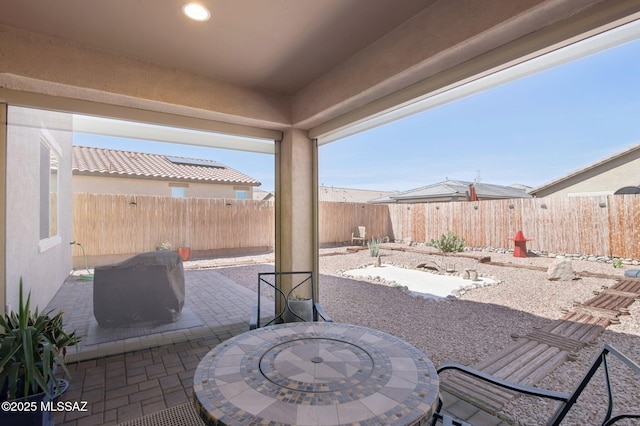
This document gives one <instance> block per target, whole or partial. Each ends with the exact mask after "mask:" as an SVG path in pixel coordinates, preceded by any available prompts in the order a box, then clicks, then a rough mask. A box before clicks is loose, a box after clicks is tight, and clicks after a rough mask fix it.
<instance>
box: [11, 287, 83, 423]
mask: <svg viewBox="0 0 640 426" xmlns="http://www.w3.org/2000/svg"><path fill="white" fill-rule="evenodd" d="M30 302H31V293H29V295H28V296H27V300H26V302H25V301H24V299H23V294H22V279H21V280H20V296H19V306H18V312H8V313H6V314H5V315H4V316H3V317H0V328H1V330H0V402H9V403H15V404H16V407H19V406H22V407H28V410H25V409H23V410H1V411H0V424H3V425H4V424H7V425H11V424H19V425H32V424H33V425H45V424H53V419H52V416H51V414H52V413H51V411H46V410H41V408H42V405H41V404H42V402H44V403H47V402H48V401H52V400H53V398H55V397H56V396H57V395H58V394H59V393H60V392H61V389H60V387H61V383H60V382H58V381H57V380H56V370H57V368H58V367H59V368H61V369H62V371H63V372H64V373H65V374H66V375H67V376H69V371H68V370H67V367H66V365H65V355H66V349H67V347H69V346H74V345H76V344H77V343H78V342H79V341H80V338H79V337H77V336H76V333H75V331H74V332H72V333H67V332H65V331H64V329H63V327H62V312H58V313H57V314H55V315H53V316H51V314H52V312H53V311H49V312H45V313H40V312H38V308H37V307H36V308H35V310H34V311H31V309H30ZM4 406H5V404H3V407H4ZM8 407H9V408H11V407H10V405H9V406H8Z"/></svg>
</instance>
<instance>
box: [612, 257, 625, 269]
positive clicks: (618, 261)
mask: <svg viewBox="0 0 640 426" xmlns="http://www.w3.org/2000/svg"><path fill="white" fill-rule="evenodd" d="M613 267H614V268H622V267H623V265H622V259H613Z"/></svg>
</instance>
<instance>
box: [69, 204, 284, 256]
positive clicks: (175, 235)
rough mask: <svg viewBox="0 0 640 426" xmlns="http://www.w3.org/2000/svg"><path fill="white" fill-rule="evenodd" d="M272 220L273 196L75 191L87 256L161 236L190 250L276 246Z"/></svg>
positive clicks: (124, 250)
mask: <svg viewBox="0 0 640 426" xmlns="http://www.w3.org/2000/svg"><path fill="white" fill-rule="evenodd" d="M133 203H135V204H133ZM274 220H275V219H274V209H273V204H272V203H271V202H269V201H253V200H230V199H221V198H171V197H154V196H136V197H132V196H127V195H111V194H80V193H76V194H73V239H74V240H75V241H77V242H79V243H81V244H82V245H83V247H84V248H85V250H86V252H87V256H103V255H114V254H130V253H142V252H145V251H153V250H155V249H156V247H158V246H160V244H161V243H162V242H163V241H169V242H170V243H171V244H172V246H173V248H174V249H175V248H177V247H181V246H186V247H191V249H192V250H217V249H229V248H234V249H235V248H254V247H273V241H274V225H273V224H274ZM80 254H81V253H79V251H77V252H76V251H74V255H80Z"/></svg>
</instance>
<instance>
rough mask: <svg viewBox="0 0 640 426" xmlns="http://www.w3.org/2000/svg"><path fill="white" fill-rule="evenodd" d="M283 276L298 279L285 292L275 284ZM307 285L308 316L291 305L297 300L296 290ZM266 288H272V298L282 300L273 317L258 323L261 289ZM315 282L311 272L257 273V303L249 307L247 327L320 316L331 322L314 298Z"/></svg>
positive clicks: (304, 319)
mask: <svg viewBox="0 0 640 426" xmlns="http://www.w3.org/2000/svg"><path fill="white" fill-rule="evenodd" d="M283 277H290V279H292V280H293V279H296V280H297V281H299V282H298V283H297V284H295V285H293V282H292V285H291V290H289V292H287V293H286V294H285V293H284V292H283V291H282V290H280V288H279V287H278V286H277V280H279V279H282V278H283ZM304 285H309V286H310V290H311V299H310V300H305V302H306V303H305V304H307V303H308V307H309V316H306V315H304V314H303V313H302V311H301V310H300V309H298V308H297V307H295V306H293V305H296V302H297V301H298V300H296V299H295V292H296V290H298V291H299V290H300V289H301V288H302V286H304ZM265 286H266V288H268V289H272V290H273V294H274V298H278V297H280V298H281V300H282V301H283V303H282V309H281V310H280V312H277V313H275V315H274V317H273V318H272V319H270V320H269V321H268V322H267V323H266V324H263V325H261V324H260V314H261V305H262V304H261V299H262V298H263V297H266V296H263V295H262V289H263V288H265ZM315 290H316V289H315V282H314V280H313V273H312V272H307V271H305V272H264V273H259V274H258V304H257V305H256V306H254V307H253V308H252V309H251V319H250V321H249V329H250V330H255V329H256V328H260V327H265V326H268V325H273V324H279V323H283V322H299V321H318V320H319V319H320V318H322V320H324V321H325V322H333V320H332V319H331V317H329V315H327V313H326V312H325V311H324V309H322V306H321V305H320V303H319V302H317V300H316V291H315Z"/></svg>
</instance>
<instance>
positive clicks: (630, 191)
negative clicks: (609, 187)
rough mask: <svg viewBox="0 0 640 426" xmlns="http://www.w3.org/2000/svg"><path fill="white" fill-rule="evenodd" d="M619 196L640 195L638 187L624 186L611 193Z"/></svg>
mask: <svg viewBox="0 0 640 426" xmlns="http://www.w3.org/2000/svg"><path fill="white" fill-rule="evenodd" d="M620 194H640V187H638V186H624V187H622V188H620V189H618V190H617V191H616V192H614V193H613V195H620Z"/></svg>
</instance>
